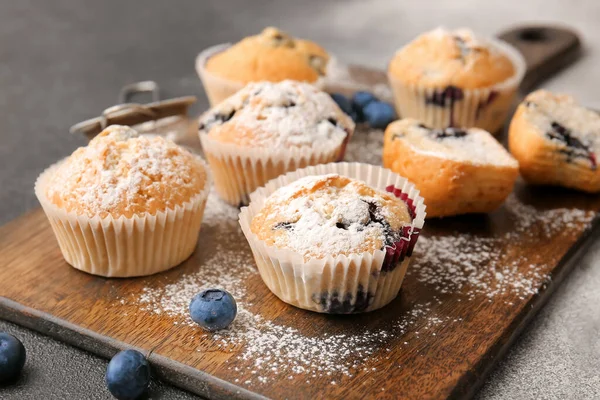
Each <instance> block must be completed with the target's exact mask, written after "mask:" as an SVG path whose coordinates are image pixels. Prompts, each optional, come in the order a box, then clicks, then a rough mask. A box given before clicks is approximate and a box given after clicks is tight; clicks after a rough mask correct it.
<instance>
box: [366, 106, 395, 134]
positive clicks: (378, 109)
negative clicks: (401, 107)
mask: <svg viewBox="0 0 600 400" xmlns="http://www.w3.org/2000/svg"><path fill="white" fill-rule="evenodd" d="M363 115H364V117H365V121H366V122H367V123H368V124H369V126H370V127H371V128H375V129H385V128H386V127H387V126H388V125H389V124H390V123H391V122H392V121H394V120H395V119H396V111H395V110H394V107H392V105H391V104H388V103H385V102H383V101H372V102H370V103H369V104H367V106H366V107H365V108H364V109H363Z"/></svg>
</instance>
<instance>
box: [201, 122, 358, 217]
mask: <svg viewBox="0 0 600 400" xmlns="http://www.w3.org/2000/svg"><path fill="white" fill-rule="evenodd" d="M349 139H350V137H347V138H346V140H345V141H344V142H342V143H341V144H337V143H335V142H332V143H331V144H329V145H325V146H320V147H315V146H303V147H292V148H288V149H283V148H272V149H268V148H261V147H255V148H249V147H241V146H238V145H236V144H233V143H223V142H220V141H218V140H215V139H213V138H211V137H210V136H209V135H208V134H206V133H203V132H201V133H200V142H201V143H202V150H203V151H204V155H205V157H206V159H207V161H208V163H209V164H210V167H211V169H212V172H213V174H214V177H215V190H216V191H217V193H218V194H219V196H220V197H221V198H222V199H223V200H225V201H226V202H228V203H229V204H231V205H234V206H240V205H246V204H248V202H249V201H250V197H249V195H250V193H252V192H253V191H254V190H256V189H257V188H258V187H260V186H262V185H264V184H265V183H267V182H268V181H269V180H271V179H273V178H276V177H278V176H279V175H281V174H284V173H286V172H289V171H294V170H296V169H299V168H304V167H307V166H310V165H317V164H326V163H329V162H334V161H339V160H340V159H342V158H343V157H344V153H345V150H346V143H347V142H348V140H349Z"/></svg>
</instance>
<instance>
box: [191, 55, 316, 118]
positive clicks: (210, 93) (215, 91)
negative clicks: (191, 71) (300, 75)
mask: <svg viewBox="0 0 600 400" xmlns="http://www.w3.org/2000/svg"><path fill="white" fill-rule="evenodd" d="M231 46H232V44H231V43H223V44H217V45H215V46H211V47H209V48H207V49H206V50H204V51H202V52H201V53H200V54H198V56H197V57H196V72H197V73H198V76H199V77H200V80H201V81H202V85H203V86H204V90H205V91H206V96H207V97H208V102H209V103H210V106H211V107H214V106H216V105H217V104H219V103H220V102H222V101H223V100H225V99H226V98H228V97H230V96H231V95H233V94H235V93H236V92H237V91H239V90H241V89H242V88H243V87H244V86H246V84H247V82H240V81H233V80H231V79H227V78H222V77H220V76H217V75H215V74H212V73H210V72H209V71H207V70H206V62H207V61H208V59H209V58H210V57H212V56H214V55H216V54H218V53H220V52H223V51H225V50H227V49H228V48H229V47H231ZM310 84H311V85H313V86H316V87H317V88H319V89H321V88H323V78H319V79H318V80H317V81H315V82H310Z"/></svg>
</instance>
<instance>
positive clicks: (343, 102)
mask: <svg viewBox="0 0 600 400" xmlns="http://www.w3.org/2000/svg"><path fill="white" fill-rule="evenodd" d="M331 98H332V99H333V101H335V102H336V104H337V105H338V107H339V108H340V109H341V110H342V111H343V112H344V113H346V114H348V115H349V116H350V117H351V118H352V119H353V120H355V119H356V117H357V115H356V113H355V112H354V109H353V108H352V102H351V101H350V100H348V98H347V97H346V96H344V95H343V94H341V93H332V94H331Z"/></svg>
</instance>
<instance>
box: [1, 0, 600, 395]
mask: <svg viewBox="0 0 600 400" xmlns="http://www.w3.org/2000/svg"><path fill="white" fill-rule="evenodd" d="M407 3H410V4H407ZM521 3H522V4H519V6H518V7H517V6H516V5H515V4H514V3H511V2H507V1H504V0H490V1H486V2H476V1H474V0H443V1H433V0H421V1H419V2H396V1H394V0H375V1H362V0H356V1H341V0H337V1H336V0H327V1H312V0H311V1H307V0H303V1H275V0H255V1H244V0H225V1H214V2H209V1H205V0H196V1H168V2H167V1H159V0H152V1H145V2H141V1H140V2H133V1H130V2H126V1H116V0H111V1H69V0H54V1H44V0H38V1H32V0H30V1H25V0H20V1H10V0H0V139H1V140H0V163H1V164H0V165H1V168H0V223H5V222H8V221H9V220H11V219H13V218H15V217H17V216H18V215H20V214H22V213H23V212H25V211H27V210H29V209H31V208H33V207H35V206H37V202H36V200H35V197H34V195H33V190H32V185H33V182H34V180H35V178H36V176H37V175H38V174H39V172H41V171H42V170H43V168H44V167H46V166H47V165H49V164H51V163H52V162H54V161H56V160H58V159H59V158H61V157H64V156H66V155H68V154H69V153H71V152H72V151H73V150H74V149H75V148H76V147H77V146H79V145H82V144H84V143H85V142H84V140H83V139H82V138H80V137H71V136H70V135H69V134H68V128H69V126H70V125H72V124H73V123H75V122H78V121H81V120H84V119H86V118H90V117H93V116H96V115H97V114H98V113H99V112H100V111H101V110H102V109H104V108H106V107H107V106H110V105H112V104H114V103H115V101H116V96H117V93H118V91H119V89H120V88H121V87H122V86H123V85H125V84H127V83H131V82H134V81H139V80H145V79H153V80H155V81H157V82H158V83H159V84H160V85H161V87H162V88H163V89H164V90H163V96H164V97H168V96H176V95H184V94H195V95H198V96H199V98H200V102H199V104H198V106H197V110H196V111H200V110H202V109H204V108H205V107H206V105H207V102H206V99H205V97H204V94H203V91H202V87H201V85H200V82H199V80H198V79H197V77H196V75H195V72H194V68H193V62H194V58H195V56H196V54H197V53H198V52H199V51H200V50H201V49H203V48H205V47H207V46H209V45H212V44H215V43H221V42H226V41H235V40H237V39H239V38H240V37H242V36H246V35H249V34H252V33H255V32H258V31H260V30H261V29H262V28H263V27H264V26H267V25H276V26H280V27H282V28H285V29H287V30H289V31H290V32H292V33H294V34H296V35H298V36H300V37H306V38H311V39H314V40H316V41H318V42H320V43H321V44H322V45H323V46H324V47H326V48H327V49H329V50H330V51H332V52H334V53H335V54H337V55H338V56H339V57H340V58H341V59H343V60H345V61H348V62H354V63H362V64H367V65H371V66H379V67H383V66H384V65H385V62H386V60H387V59H388V58H389V57H390V55H391V54H392V53H393V51H394V50H395V49H397V48H398V47H399V46H401V45H402V44H403V43H405V42H406V41H408V40H410V39H411V38H412V37H414V36H415V35H416V34H418V33H419V32H422V31H425V30H427V29H430V28H432V27H435V26H438V25H446V26H450V27H458V26H470V27H472V28H474V29H475V30H477V31H480V32H483V33H485V34H490V35H491V34H494V33H496V32H498V31H500V30H501V29H503V28H505V27H506V26H508V25H512V24H514V23H516V22H520V21H527V20H532V19H536V20H537V19H542V20H545V21H548V20H551V21H564V22H565V23H567V24H570V25H572V26H575V27H576V28H578V29H579V30H580V32H581V33H582V35H583V37H584V40H587V42H588V43H587V47H588V48H587V50H588V51H587V56H586V57H585V58H584V59H583V60H582V61H580V62H579V63H578V64H577V65H576V66H574V67H571V68H570V69H569V70H567V71H566V72H564V73H563V74H561V75H560V76H559V77H557V78H556V79H554V80H553V81H552V82H547V83H546V86H548V87H550V88H552V89H558V90H562V91H567V92H570V93H572V94H575V95H576V96H578V97H579V98H580V99H581V100H582V101H584V102H587V103H593V102H594V101H597V100H599V99H598V97H595V96H598V95H597V90H594V87H595V86H596V83H597V82H600V69H599V68H597V65H598V61H599V57H598V55H597V54H596V53H600V26H599V25H598V24H597V20H598V17H599V16H600V2H598V1H597V0H580V1H578V2H577V6H576V7H575V5H574V4H573V3H572V2H567V1H564V2H558V1H556V2H547V1H544V0H531V1H529V2H521ZM596 105H597V104H596ZM0 264H1V261H0ZM598 264H600V243H598V241H597V242H596V243H595V244H594V245H592V247H591V249H590V251H589V253H588V254H587V255H586V256H585V257H584V259H583V260H582V261H581V263H580V265H579V266H578V267H577V268H576V269H575V271H574V272H573V273H572V274H571V276H570V277H569V278H568V279H567V281H566V282H565V283H564V284H563V286H562V287H561V288H560V290H559V291H558V292H557V293H556V295H555V296H554V298H553V299H552V300H551V302H550V303H549V304H548V305H547V306H546V308H545V309H544V310H543V311H542V312H541V313H540V315H539V316H538V317H537V318H536V319H535V321H534V322H533V323H532V325H531V326H530V328H529V329H528V330H527V331H526V332H525V333H524V334H523V335H522V337H521V338H520V339H519V341H518V343H517V344H516V345H515V346H514V347H513V348H512V350H511V351H510V353H509V355H508V356H507V357H506V359H505V360H504V361H503V362H502V363H501V364H500V366H499V367H498V368H497V369H496V370H495V371H494V373H493V374H492V376H491V377H490V379H489V380H488V382H487V383H486V385H485V386H484V387H483V389H482V390H481V392H480V394H479V398H481V399H484V398H485V399H488V398H489V399H509V398H510V399H538V398H545V399H563V398H570V399H592V398H600V374H598V371H600V335H599V332H600V312H599V311H598V308H597V306H596V305H597V304H598V303H599V302H600V290H598V289H597V288H598V287H600V269H599V268H598ZM0 295H1V293H0ZM0 330H5V331H8V332H11V333H13V334H15V335H17V336H18V337H20V338H21V339H22V341H23V342H24V344H25V346H26V348H27V351H28V361H27V364H26V367H25V371H24V374H23V376H22V378H21V379H20V381H19V382H18V383H17V384H15V385H13V386H10V387H5V388H1V387H0V398H2V399H109V398H111V396H110V394H109V393H108V391H107V390H106V389H105V387H104V382H103V379H104V370H105V368H106V363H107V361H106V360H103V359H100V358H98V357H96V356H94V355H91V354H88V353H86V352H84V351H80V350H78V349H75V348H72V347H70V346H67V345H64V344H62V343H59V342H57V341H55V340H53V339H50V338H47V337H44V336H42V335H39V334H37V333H34V332H32V331H29V330H26V329H23V328H20V327H17V326H15V325H12V324H9V323H6V322H2V321H0ZM149 397H150V398H152V399H192V398H196V397H195V396H193V395H191V394H189V393H185V392H183V391H180V390H178V389H175V388H172V387H169V386H167V385H163V384H160V383H156V384H155V385H154V386H153V388H152V390H151V393H150V396H149Z"/></svg>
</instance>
